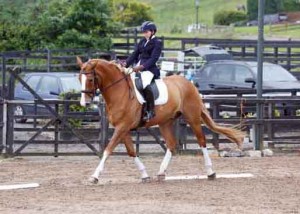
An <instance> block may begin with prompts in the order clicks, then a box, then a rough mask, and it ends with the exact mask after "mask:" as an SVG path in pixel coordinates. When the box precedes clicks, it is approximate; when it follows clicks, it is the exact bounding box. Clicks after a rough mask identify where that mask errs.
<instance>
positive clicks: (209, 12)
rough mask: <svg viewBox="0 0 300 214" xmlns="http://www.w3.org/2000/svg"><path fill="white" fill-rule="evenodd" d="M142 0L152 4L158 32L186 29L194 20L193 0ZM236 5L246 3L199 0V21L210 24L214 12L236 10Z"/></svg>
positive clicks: (230, 0)
mask: <svg viewBox="0 0 300 214" xmlns="http://www.w3.org/2000/svg"><path fill="white" fill-rule="evenodd" d="M143 1H144V2H146V3H148V4H150V5H151V6H152V8H153V9H152V15H153V17H154V21H155V22H156V23H157V24H158V27H159V29H160V32H163V33H169V32H170V31H171V30H172V29H174V28H179V29H182V30H186V29H187V26H188V25H189V24H192V23H195V22H196V9H195V1H194V0H185V1H183V0H143ZM237 5H246V0H200V7H199V22H201V23H204V24H208V25H212V23H213V15H214V13H215V12H217V11H219V10H223V9H227V10H236V7H237Z"/></svg>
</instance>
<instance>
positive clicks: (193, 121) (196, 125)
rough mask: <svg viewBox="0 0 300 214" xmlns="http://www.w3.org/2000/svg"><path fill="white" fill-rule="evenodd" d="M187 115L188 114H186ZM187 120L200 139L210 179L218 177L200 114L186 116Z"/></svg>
mask: <svg viewBox="0 0 300 214" xmlns="http://www.w3.org/2000/svg"><path fill="white" fill-rule="evenodd" d="M185 116H186V115H185ZM185 118H186V120H187V122H188V123H189V124H190V127H191V128H192V130H193V132H194V133H195V135H196V138H197V140H198V144H199V145H200V147H201V150H202V153H203V158H204V166H205V170H206V173H207V176H208V179H214V178H215V177H216V173H215V172H214V171H213V170H212V162H211V159H210V157H209V154H208V151H207V148H206V138H205V135H204V134H203V130H202V127H201V119H200V116H199V117H198V116H190V117H189V116H186V117H185Z"/></svg>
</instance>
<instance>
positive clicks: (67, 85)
mask: <svg viewBox="0 0 300 214" xmlns="http://www.w3.org/2000/svg"><path fill="white" fill-rule="evenodd" d="M61 82H62V87H63V91H64V92H70V91H80V90H81V85H80V81H79V79H78V76H75V75H74V76H70V77H61Z"/></svg>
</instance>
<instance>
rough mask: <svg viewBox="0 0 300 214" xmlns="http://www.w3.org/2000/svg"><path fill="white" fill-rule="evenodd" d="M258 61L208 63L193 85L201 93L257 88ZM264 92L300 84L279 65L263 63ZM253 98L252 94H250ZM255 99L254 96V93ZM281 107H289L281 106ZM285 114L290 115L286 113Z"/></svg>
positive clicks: (268, 95) (197, 74)
mask: <svg viewBox="0 0 300 214" xmlns="http://www.w3.org/2000/svg"><path fill="white" fill-rule="evenodd" d="M256 78H257V62H247V61H236V60H221V61H211V62H209V63H207V64H205V65H204V66H203V67H202V68H201V69H200V71H199V72H197V73H196V74H195V77H194V84H195V85H196V86H197V87H198V88H199V90H200V92H201V91H204V90H219V91H220V90H225V89H235V90H238V89H255V88H256ZM263 89H300V81H298V80H297V78H296V77H294V76H293V75H292V74H291V73H290V72H289V71H287V70H286V69H284V68H283V67H281V66H280V65H277V64H272V63H264V64H263ZM290 94H291V93H289V95H288V93H282V92H278V93H276V92H271V93H265V94H264V96H265V97H274V96H278V97H280V96H281V97H282V96H291V95H290ZM247 96H250V95H247ZM252 96H255V95H254V94H252ZM280 106H281V107H282V106H287V105H286V103H281V104H280ZM284 114H288V113H287V112H286V110H285V113H284Z"/></svg>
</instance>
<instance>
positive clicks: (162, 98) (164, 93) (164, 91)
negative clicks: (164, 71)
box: [130, 72, 168, 105]
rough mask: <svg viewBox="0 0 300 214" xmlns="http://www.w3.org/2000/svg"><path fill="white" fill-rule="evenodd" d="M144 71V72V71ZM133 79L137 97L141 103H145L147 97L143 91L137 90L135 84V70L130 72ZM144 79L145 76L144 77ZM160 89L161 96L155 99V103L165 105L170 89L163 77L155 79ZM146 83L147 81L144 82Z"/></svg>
mask: <svg viewBox="0 0 300 214" xmlns="http://www.w3.org/2000/svg"><path fill="white" fill-rule="evenodd" d="M142 73H144V72H142ZM130 77H131V80H132V82H133V85H134V91H135V94H136V97H137V99H138V101H139V103H140V104H143V103H145V102H146V101H145V99H144V97H143V96H142V95H141V93H140V92H139V91H138V90H137V88H136V86H135V72H133V73H131V74H130ZM142 80H143V78H142ZM155 82H156V85H157V88H158V91H159V96H158V98H157V99H156V100H155V105H163V104H166V103H167V102H168V89H167V86H166V84H165V83H164V81H163V80H162V79H156V80H155ZM144 85H145V83H144V82H143V86H144Z"/></svg>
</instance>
